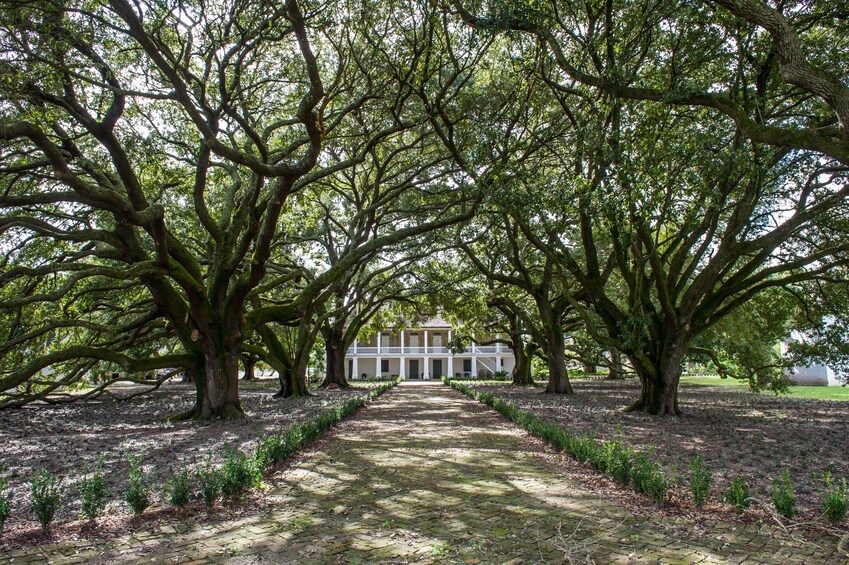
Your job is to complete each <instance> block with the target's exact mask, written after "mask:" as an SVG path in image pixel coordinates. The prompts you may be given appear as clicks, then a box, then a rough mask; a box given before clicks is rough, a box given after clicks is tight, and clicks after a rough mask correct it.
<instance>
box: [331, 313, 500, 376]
mask: <svg viewBox="0 0 849 565" xmlns="http://www.w3.org/2000/svg"><path fill="white" fill-rule="evenodd" d="M451 338H452V328H451V326H450V325H449V324H448V323H447V322H445V321H444V320H439V319H436V320H431V321H429V322H427V323H425V324H423V325H422V326H419V327H410V328H404V329H403V330H400V331H383V332H377V334H376V335H373V336H372V337H371V339H370V340H369V341H367V342H362V341H356V340H355V341H354V343H353V345H352V346H351V347H350V348H349V349H348V352H347V355H346V356H345V365H346V369H347V370H346V373H347V376H348V378H349V379H362V378H375V377H383V378H393V377H400V378H402V379H438V378H440V377H442V376H454V377H460V376H467V377H471V376H478V375H479V374H484V375H487V376H492V375H493V374H494V373H496V372H498V371H506V372H507V373H508V374H509V373H510V372H512V371H513V366H514V359H513V353H512V351H511V350H510V348H509V347H507V346H506V345H503V344H500V343H498V344H494V345H478V344H477V343H475V342H474V341H473V342H471V343H470V344H469V345H468V347H467V348H466V350H465V351H463V352H461V353H456V354H455V353H451V352H450V351H449V350H448V343H449V342H450V341H451ZM481 341H491V340H490V339H486V340H483V339H482V340H481Z"/></svg>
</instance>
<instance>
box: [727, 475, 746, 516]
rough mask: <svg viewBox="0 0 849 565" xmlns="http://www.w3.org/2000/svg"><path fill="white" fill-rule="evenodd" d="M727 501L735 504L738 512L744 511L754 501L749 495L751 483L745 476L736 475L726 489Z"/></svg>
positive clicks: (732, 504)
mask: <svg viewBox="0 0 849 565" xmlns="http://www.w3.org/2000/svg"><path fill="white" fill-rule="evenodd" d="M725 502H727V503H728V504H730V505H731V506H733V507H734V508H735V509H736V510H737V512H743V510H745V509H746V508H748V507H749V505H751V503H752V499H751V497H750V496H749V483H747V482H746V480H745V479H744V478H743V477H734V480H733V481H731V485H730V486H729V487H728V490H727V491H725Z"/></svg>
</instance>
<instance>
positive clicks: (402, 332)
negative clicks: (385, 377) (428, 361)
mask: <svg viewBox="0 0 849 565" xmlns="http://www.w3.org/2000/svg"><path fill="white" fill-rule="evenodd" d="M401 354H402V355H403V354H404V330H403V329H402V330H401Z"/></svg>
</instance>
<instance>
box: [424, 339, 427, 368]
mask: <svg viewBox="0 0 849 565" xmlns="http://www.w3.org/2000/svg"><path fill="white" fill-rule="evenodd" d="M424 335H425V342H424V352H425V355H427V330H425V331H424ZM425 372H427V371H425Z"/></svg>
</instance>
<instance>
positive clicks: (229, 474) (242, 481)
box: [221, 445, 262, 497]
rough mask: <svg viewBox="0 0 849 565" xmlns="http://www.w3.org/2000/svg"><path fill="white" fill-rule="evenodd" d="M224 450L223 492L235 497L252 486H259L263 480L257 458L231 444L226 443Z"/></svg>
mask: <svg viewBox="0 0 849 565" xmlns="http://www.w3.org/2000/svg"><path fill="white" fill-rule="evenodd" d="M224 450H225V453H226V455H225V458H224V464H223V465H222V466H221V493H222V494H223V495H224V496H227V497H233V496H238V495H239V494H241V493H242V492H244V491H245V490H246V489H248V488H250V487H253V486H258V485H259V484H260V482H261V481H262V470H261V469H260V468H259V467H258V466H257V464H256V460H255V459H254V458H252V457H248V456H247V455H245V454H244V453H243V452H242V451H240V450H238V449H235V448H231V447H230V446H229V445H225V446H224Z"/></svg>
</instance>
